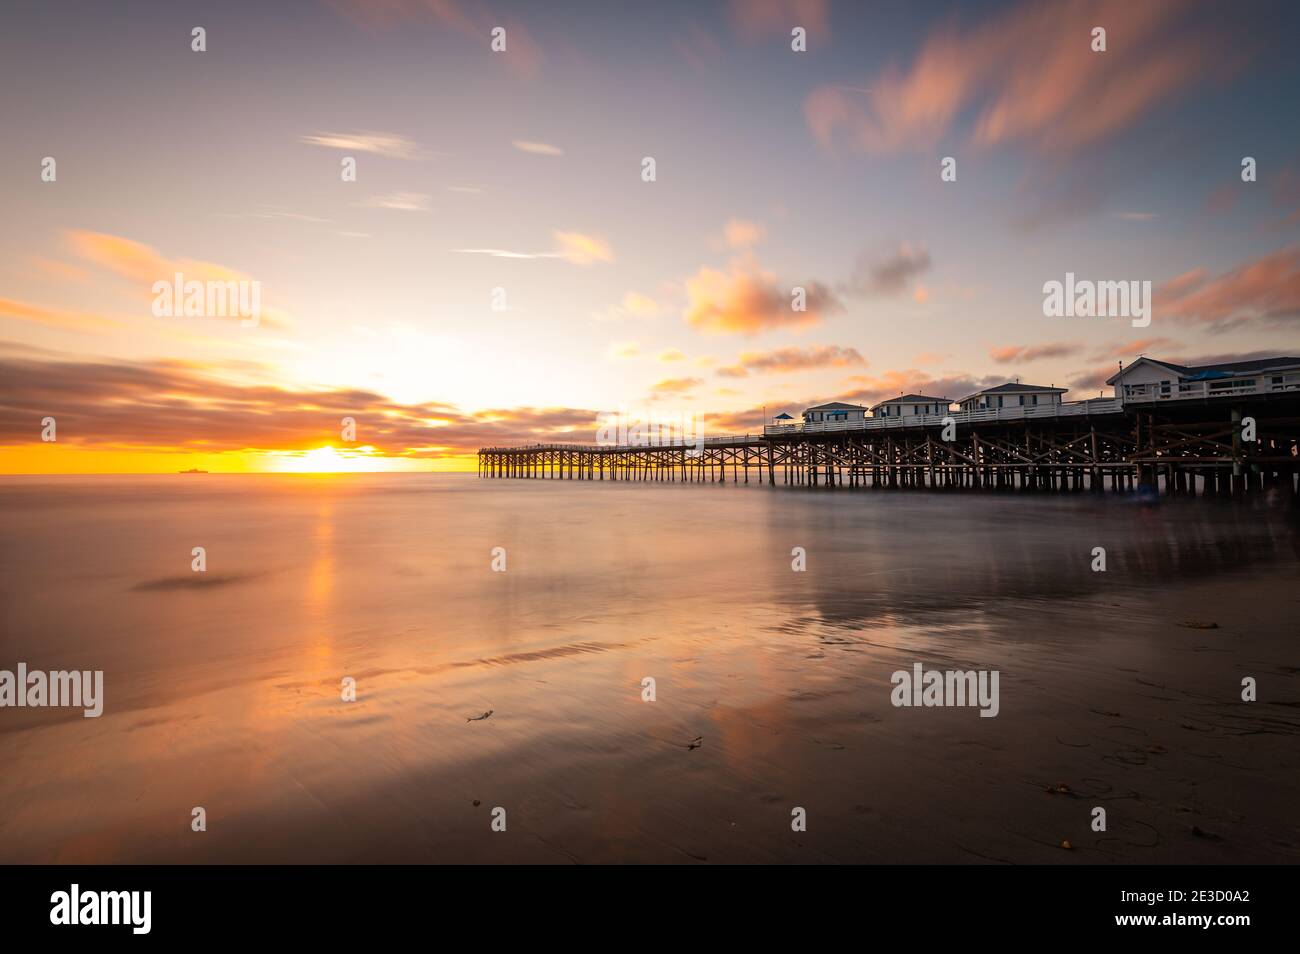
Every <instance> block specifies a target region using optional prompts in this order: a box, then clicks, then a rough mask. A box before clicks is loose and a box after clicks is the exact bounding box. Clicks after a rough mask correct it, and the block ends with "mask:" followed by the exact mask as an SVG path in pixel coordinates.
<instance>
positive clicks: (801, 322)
mask: <svg viewBox="0 0 1300 954" xmlns="http://www.w3.org/2000/svg"><path fill="white" fill-rule="evenodd" d="M799 287H802V288H803V289H804V292H805V296H806V301H805V304H806V309H805V310H804V311H796V310H795V309H794V307H793V305H792V301H793V297H792V295H793V290H794V289H793V286H792V287H790V288H783V287H779V286H778V285H777V283H776V279H775V277H774V276H773V275H771V274H770V273H768V272H765V271H763V270H761V269H760V268H758V267H757V266H756V265H754V264H753V263H746V262H733V263H732V265H731V266H730V268H729V270H728V271H727V272H720V271H718V270H716V269H712V268H701V269H700V270H699V271H698V272H697V273H696V274H695V275H693V276H692V277H691V278H689V279H687V281H686V296H687V306H686V315H685V317H686V322H687V324H689V325H690V326H691V327H692V328H695V329H696V330H697V331H702V332H705V333H707V334H742V335H752V334H756V333H758V332H759V331H766V330H768V329H771V328H799V327H803V326H807V325H815V324H819V323H820V322H821V321H822V320H823V318H824V317H825V316H826V315H827V314H830V313H833V312H838V311H842V310H843V307H844V306H843V305H842V304H841V303H840V302H839V300H838V299H836V297H835V296H834V294H833V293H832V292H831V291H830V289H828V288H827V287H826V286H824V285H822V284H821V283H820V282H805V283H804V284H803V285H802V286H799Z"/></svg>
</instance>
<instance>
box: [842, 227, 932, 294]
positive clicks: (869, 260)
mask: <svg viewBox="0 0 1300 954" xmlns="http://www.w3.org/2000/svg"><path fill="white" fill-rule="evenodd" d="M929 268H930V253H929V252H927V251H926V250H925V248H924V247H923V246H914V245H912V244H911V243H909V242H903V243H901V244H900V245H899V246H898V248H897V250H895V251H893V252H890V253H889V254H888V255H886V256H885V257H884V258H879V257H876V256H873V255H872V253H869V252H862V253H861V254H860V255H859V256H858V259H857V262H856V263H855V264H854V266H853V274H852V275H851V276H850V277H849V280H848V282H847V283H846V284H845V286H844V289H845V291H846V292H847V293H849V294H853V295H863V296H882V297H889V296H894V295H901V294H902V293H903V292H905V291H907V289H908V287H909V286H910V285H911V283H912V280H913V279H915V278H917V277H918V276H920V275H922V274H923V273H924V272H926V271H928V270H929ZM917 293H919V294H920V297H918V298H917V300H918V301H920V302H924V301H925V299H926V298H927V297H929V293H928V292H926V291H925V290H924V289H923V288H922V287H920V286H918V288H917Z"/></svg>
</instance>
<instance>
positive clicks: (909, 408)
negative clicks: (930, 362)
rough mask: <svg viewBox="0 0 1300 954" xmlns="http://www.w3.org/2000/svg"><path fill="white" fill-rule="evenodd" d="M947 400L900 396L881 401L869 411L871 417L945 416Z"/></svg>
mask: <svg viewBox="0 0 1300 954" xmlns="http://www.w3.org/2000/svg"><path fill="white" fill-rule="evenodd" d="M951 404H952V401H950V400H949V399H948V398H943V397H927V396H926V395H924V394H900V395H899V396H898V397H896V398H890V399H889V400H888V401H881V402H880V403H879V404H877V405H876V406H875V407H873V408H872V409H871V416H872V417H913V416H915V415H917V414H947V413H948V408H949V405H951Z"/></svg>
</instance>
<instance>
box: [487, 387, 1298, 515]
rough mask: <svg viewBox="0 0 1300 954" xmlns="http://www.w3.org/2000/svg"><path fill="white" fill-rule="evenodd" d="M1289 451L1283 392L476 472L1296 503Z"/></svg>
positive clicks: (502, 462)
mask: <svg viewBox="0 0 1300 954" xmlns="http://www.w3.org/2000/svg"><path fill="white" fill-rule="evenodd" d="M1252 421H1253V426H1254V437H1255V440H1253V441H1251V440H1248V439H1245V437H1246V436H1248V435H1249V430H1248V428H1249V425H1250V424H1251V422H1252ZM945 434H946V435H947V436H949V437H951V438H952V439H951V440H944V439H943V437H944V436H945ZM1298 445H1300V391H1294V390H1293V391H1285V392H1280V393H1275V394H1267V393H1261V394H1252V395H1244V396H1242V395H1233V396H1230V397H1216V398H1205V399H1200V400H1195V401H1168V402H1158V401H1149V402H1137V403H1128V404H1124V403H1122V402H1120V401H1119V400H1110V399H1106V400H1093V401H1083V402H1078V403H1075V404H1063V405H1058V406H1056V407H1055V408H1024V409H1021V408H1016V409H1011V412H1010V413H1009V412H1007V411H998V412H996V413H995V412H993V411H976V412H971V413H960V412H954V413H951V414H948V415H926V416H924V417H922V416H920V415H918V416H917V417H916V418H915V419H908V418H894V419H880V418H869V419H867V420H866V421H861V422H853V423H845V424H827V425H794V426H778V427H767V428H764V433H762V434H752V435H751V434H744V435H731V436H727V437H711V438H707V439H705V440H704V441H703V442H702V443H701V444H699V445H696V444H691V443H686V444H670V445H657V446H600V445H596V444H531V445H523V446H517V447H485V448H482V449H481V450H480V451H479V453H478V462H479V476H480V477H487V478H506V477H510V478H529V479H543V480H598V481H599V480H634V481H654V482H661V483H663V482H669V483H726V482H727V481H728V479H730V481H731V483H733V484H739V483H745V484H748V483H750V482H751V481H753V482H758V483H762V482H766V483H767V484H769V485H772V486H775V485H777V484H781V485H786V486H795V487H807V488H814V487H849V488H917V489H920V488H926V489H935V490H952V489H976V490H995V491H996V490H1022V491H1058V492H1059V491H1071V492H1073V491H1091V492H1103V491H1107V490H1109V491H1114V492H1125V491H1133V490H1137V489H1139V488H1142V489H1145V490H1146V491H1147V492H1159V493H1164V494H1168V495H1191V496H1197V495H1206V496H1238V495H1242V494H1248V493H1255V492H1262V491H1268V490H1274V489H1276V490H1278V491H1280V492H1283V493H1286V494H1290V495H1295V494H1296V493H1297V475H1298V474H1300V457H1298V456H1297V455H1298V454H1300V449H1298Z"/></svg>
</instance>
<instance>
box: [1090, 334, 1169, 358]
mask: <svg viewBox="0 0 1300 954" xmlns="http://www.w3.org/2000/svg"><path fill="white" fill-rule="evenodd" d="M1179 347H1181V346H1180V345H1179V344H1178V342H1177V341H1175V340H1174V339H1173V338H1136V339H1134V340H1133V341H1121V342H1120V343H1119V344H1113V345H1107V346H1106V347H1104V348H1101V349H1099V350H1098V351H1096V352H1094V353H1093V355H1092V360H1093V361H1104V360H1105V359H1107V358H1113V359H1115V360H1116V361H1118V360H1119V359H1120V358H1130V357H1137V356H1138V355H1140V354H1150V353H1152V352H1157V351H1158V352H1160V353H1161V356H1162V357H1163V356H1164V355H1168V354H1171V353H1173V352H1174V350H1175V349H1177V348H1179Z"/></svg>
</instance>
